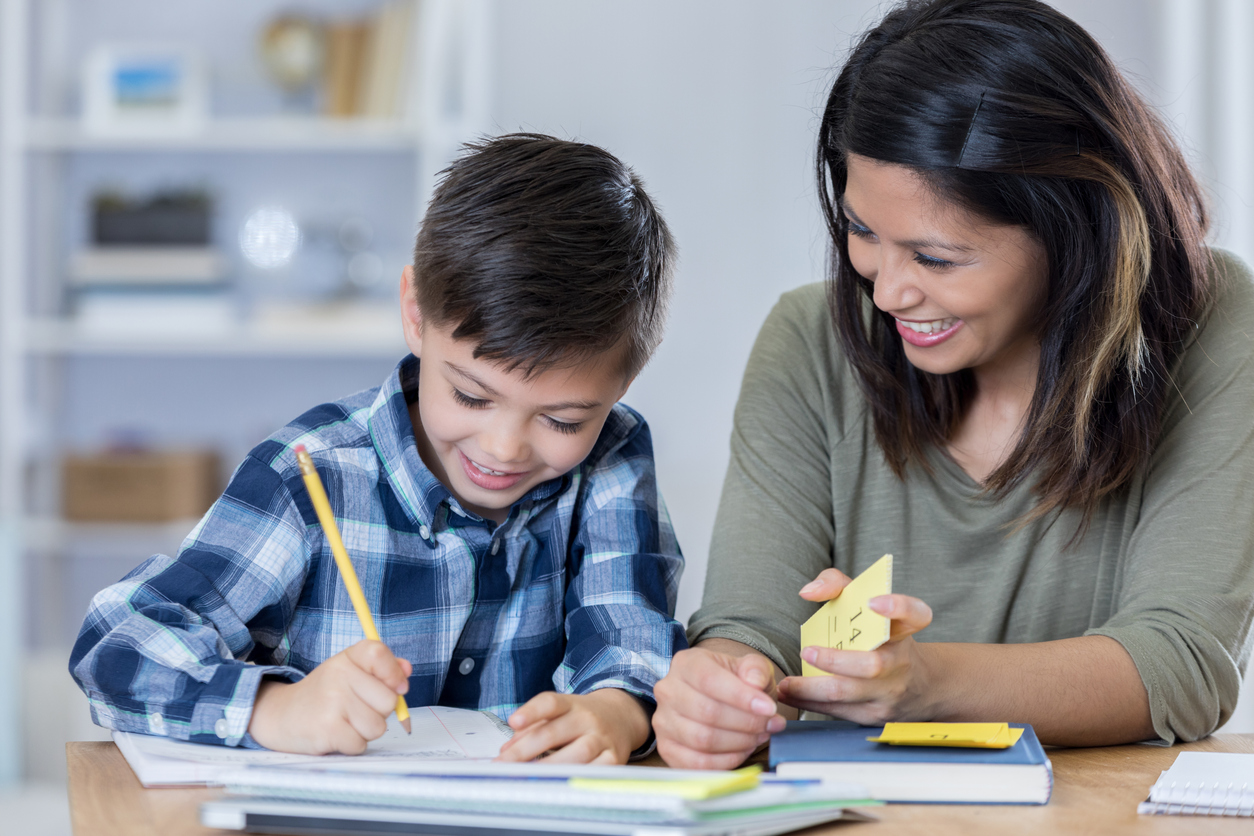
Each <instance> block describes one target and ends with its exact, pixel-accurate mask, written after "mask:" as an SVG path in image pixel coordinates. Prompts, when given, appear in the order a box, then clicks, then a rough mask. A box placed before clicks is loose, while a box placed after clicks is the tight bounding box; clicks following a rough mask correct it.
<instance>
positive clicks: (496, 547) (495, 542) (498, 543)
mask: <svg viewBox="0 0 1254 836" xmlns="http://www.w3.org/2000/svg"><path fill="white" fill-rule="evenodd" d="M500 550H501V541H500V540H493V541H492V554H496V553H497V552H499V551H500Z"/></svg>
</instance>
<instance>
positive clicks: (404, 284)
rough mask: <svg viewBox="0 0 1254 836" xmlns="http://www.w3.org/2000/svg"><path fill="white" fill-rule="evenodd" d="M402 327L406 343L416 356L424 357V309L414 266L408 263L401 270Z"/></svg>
mask: <svg viewBox="0 0 1254 836" xmlns="http://www.w3.org/2000/svg"><path fill="white" fill-rule="evenodd" d="M401 329H402V330H403V331H404V333H405V344H406V345H408V346H409V350H410V351H411V352H412V353H413V355H414V356H415V357H422V310H421V309H420V308H419V307H418V295H417V294H416V293H415V292H414V268H413V266H412V265H406V267H405V269H404V270H402V271H401Z"/></svg>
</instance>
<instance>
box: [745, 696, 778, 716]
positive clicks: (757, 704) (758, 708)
mask: <svg viewBox="0 0 1254 836" xmlns="http://www.w3.org/2000/svg"><path fill="white" fill-rule="evenodd" d="M749 707H750V708H752V709H753V713H754V714H761V715H762V716H764V717H765V716H768V715H771V714H774V713H775V703H774V702H772V701H771V700H768V699H767V698H766V697H754V699H753V702H751V703H749Z"/></svg>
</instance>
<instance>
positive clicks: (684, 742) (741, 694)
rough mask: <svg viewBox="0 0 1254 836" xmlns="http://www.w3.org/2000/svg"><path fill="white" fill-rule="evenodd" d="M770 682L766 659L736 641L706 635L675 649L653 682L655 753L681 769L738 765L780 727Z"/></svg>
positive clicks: (770, 666) (772, 668)
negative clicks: (706, 638) (689, 645)
mask: <svg viewBox="0 0 1254 836" xmlns="http://www.w3.org/2000/svg"><path fill="white" fill-rule="evenodd" d="M729 651H730V652H729ZM746 651H747V652H746ZM774 683H775V666H774V665H773V664H772V663H771V661H770V660H769V659H767V658H766V657H765V656H762V655H761V654H759V653H757V652H755V651H752V650H751V649H750V648H748V647H746V646H744V645H741V644H739V643H737V642H732V641H727V640H725V639H710V640H709V641H706V642H702V643H701V645H700V646H698V647H694V648H691V649H689V650H682V651H680V652H679V653H676V654H675V658H674V659H673V660H672V661H671V668H670V672H669V673H667V674H666V676H665V677H664V678H663V679H662V680H661V681H660V682H658V683H657V685H655V686H654V688H653V696H654V697H655V698H656V699H657V711H656V712H655V713H654V715H653V731H654V733H655V734H656V735H657V750H658V754H660V755H661V756H662V759H663V760H665V761H666V762H667V763H668V764H669V765H671V766H674V767H682V768H684V769H731V768H732V767H735V766H739V765H740V764H741V763H743V762H744V760H745V758H747V757H749V756H750V755H752V754H753V752H754V750H755V749H757V748H758V747H759V746H761V745H762V744H763V743H765V742H767V741H768V740H770V732H777V731H782V730H783V728H784V718H783V717H781V716H779V714H777V713H776V705H775V700H774V699H772V694H773V692H774V687H773V686H774Z"/></svg>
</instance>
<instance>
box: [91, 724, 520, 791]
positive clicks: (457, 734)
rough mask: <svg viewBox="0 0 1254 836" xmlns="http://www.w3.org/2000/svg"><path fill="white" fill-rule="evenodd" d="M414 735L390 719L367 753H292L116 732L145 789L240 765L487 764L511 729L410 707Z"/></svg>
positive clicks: (199, 779) (215, 775)
mask: <svg viewBox="0 0 1254 836" xmlns="http://www.w3.org/2000/svg"><path fill="white" fill-rule="evenodd" d="M410 719H411V721H412V727H413V734H406V733H405V731H404V729H402V728H401V727H400V725H399V724H398V723H397V721H396V717H395V715H393V716H392V717H389V718H388V730H387V732H386V733H384V735H383V736H382V737H380V738H379V739H378V740H372V741H371V742H370V745H369V746H368V747H367V749H366V752H365V754H363V755H355V756H350V755H292V754H288V753H286V752H272V751H270V750H269V749H242V748H239V747H234V746H212V745H208V744H203V743H188V742H187V741H183V740H171V739H169V738H167V737H159V736H156V735H148V734H132V733H130V732H114V733H113V740H114V742H115V743H116V744H117V746H118V749H120V750H121V752H122V755H123V756H124V757H125V758H126V762H127V763H128V764H130V767H131V769H132V770H134V772H135V777H137V778H138V779H139V782H140V783H141V784H143V785H144V786H145V787H158V786H162V787H164V786H178V785H184V784H219V783H221V778H222V776H223V775H224V774H226V773H229V772H232V771H234V770H238V769H239V768H240V767H241V766H249V765H252V766H263V765H264V766H277V765H279V764H312V765H319V764H328V763H346V762H374V763H379V762H384V763H390V762H394V763H401V764H413V763H415V762H424V761H450V760H486V759H491V758H494V757H496V756H497V755H498V754H500V751H501V746H502V745H504V743H505V741H507V740H509V738H510V736H511V735H512V734H513V731H512V730H511V729H510V728H509V726H507V725H505V724H504V723H503V722H501V720H500V719H499V718H498V717H497V716H496V715H495V714H491V713H488V712H484V711H468V710H466V709H461V708H447V707H445V706H440V705H433V706H424V707H421V708H412V709H410Z"/></svg>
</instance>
